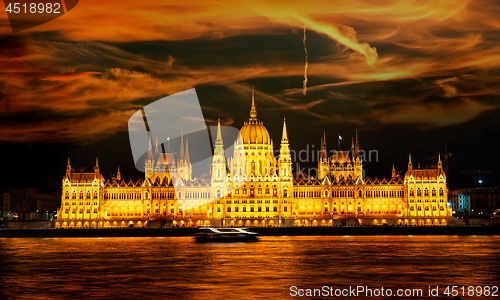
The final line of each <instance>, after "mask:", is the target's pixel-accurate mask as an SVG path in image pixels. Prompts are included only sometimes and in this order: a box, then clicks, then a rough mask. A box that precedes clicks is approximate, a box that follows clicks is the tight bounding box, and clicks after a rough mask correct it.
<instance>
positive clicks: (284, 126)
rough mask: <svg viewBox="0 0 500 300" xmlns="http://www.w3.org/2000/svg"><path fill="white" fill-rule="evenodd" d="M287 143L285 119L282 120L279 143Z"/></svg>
mask: <svg viewBox="0 0 500 300" xmlns="http://www.w3.org/2000/svg"><path fill="white" fill-rule="evenodd" d="M284 141H286V142H288V134H287V132H286V118H283V135H282V136H281V142H282V143H283V142H284Z"/></svg>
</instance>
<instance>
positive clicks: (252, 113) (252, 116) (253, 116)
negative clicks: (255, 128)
mask: <svg viewBox="0 0 500 300" xmlns="http://www.w3.org/2000/svg"><path fill="white" fill-rule="evenodd" d="M250 119H257V109H256V108H255V88H254V87H253V86H252V107H251V108H250Z"/></svg>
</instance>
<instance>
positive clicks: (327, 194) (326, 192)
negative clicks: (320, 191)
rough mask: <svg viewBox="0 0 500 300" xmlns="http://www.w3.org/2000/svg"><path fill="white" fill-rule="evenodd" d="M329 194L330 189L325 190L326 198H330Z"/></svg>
mask: <svg viewBox="0 0 500 300" xmlns="http://www.w3.org/2000/svg"><path fill="white" fill-rule="evenodd" d="M329 195H330V194H329V193H328V190H325V198H328V196H329Z"/></svg>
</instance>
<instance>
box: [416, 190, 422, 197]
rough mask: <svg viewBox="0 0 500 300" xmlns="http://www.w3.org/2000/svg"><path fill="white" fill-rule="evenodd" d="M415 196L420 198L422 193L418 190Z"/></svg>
mask: <svg viewBox="0 0 500 300" xmlns="http://www.w3.org/2000/svg"><path fill="white" fill-rule="evenodd" d="M417 196H418V197H420V196H422V191H421V190H420V189H418V190H417Z"/></svg>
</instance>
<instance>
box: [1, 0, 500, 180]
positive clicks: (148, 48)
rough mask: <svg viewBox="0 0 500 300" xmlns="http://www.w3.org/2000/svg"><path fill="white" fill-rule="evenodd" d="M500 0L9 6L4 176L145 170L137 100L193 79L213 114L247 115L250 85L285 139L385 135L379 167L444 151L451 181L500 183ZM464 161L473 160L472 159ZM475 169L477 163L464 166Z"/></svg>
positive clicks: (402, 167) (372, 166) (261, 112)
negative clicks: (138, 152)
mask: <svg viewBox="0 0 500 300" xmlns="http://www.w3.org/2000/svg"><path fill="white" fill-rule="evenodd" d="M499 41H500V3H498V1H491V0H490V1H466V0H460V1H452V0H447V1H425V0H414V1H410V0H404V1H389V0H371V1H359V0H340V1H313V2H311V1H215V2H212V1H183V2H182V3H179V2H178V1H161V2H159V1H151V0H143V1H114V0H110V1H94V0H86V1H80V2H79V3H78V5H77V6H76V7H75V8H73V9H72V10H71V11H70V12H68V13H67V14H65V15H64V16H62V17H59V18H57V19H55V20H52V21H50V22H48V23H45V24H43V25H40V26H37V27H34V28H32V29H28V30H25V31H21V32H18V33H15V34H14V33H12V30H11V28H10V26H9V21H8V17H7V13H6V12H5V11H4V10H2V12H0V147H1V149H2V153H3V154H4V157H3V163H2V168H1V169H2V172H1V175H0V177H1V178H0V179H1V182H2V184H1V185H2V186H4V187H9V186H12V187H13V186H16V187H39V188H58V187H60V185H61V179H62V176H63V175H64V174H65V166H66V163H67V159H68V156H70V157H71V161H72V165H73V166H74V167H79V166H87V167H92V166H93V164H94V162H95V158H96V157H97V156H98V157H99V162H100V165H101V171H102V172H103V173H104V174H105V176H108V174H111V173H116V169H117V167H118V165H120V168H121V171H122V176H123V177H125V178H139V177H142V175H141V174H140V173H139V172H138V171H137V170H135V168H134V162H133V159H132V154H131V150H130V144H129V141H128V134H127V122H128V119H129V118H130V117H131V116H132V114H133V113H134V112H136V111H137V110H139V109H141V108H142V107H144V106H145V105H148V104H149V103H152V102H154V101H156V100H158V99H161V98H163V97H165V96H168V95H171V94H175V93H178V92H181V91H184V90H187V89H191V88H196V90H197V93H198V97H199V101H200V104H201V105H202V111H203V115H204V117H205V121H206V124H207V125H209V126H213V125H215V124H216V122H217V118H218V116H220V119H221V124H222V125H226V126H235V127H238V128H239V127H241V126H242V125H243V122H244V121H245V120H247V119H248V116H249V108H250V101H251V90H252V87H254V88H255V99H256V106H257V111H258V116H259V119H260V120H262V121H263V122H264V125H265V126H266V127H267V129H268V130H269V132H270V135H271V138H272V139H273V140H274V145H275V148H276V149H279V141H280V139H281V128H282V124H283V116H284V115H286V119H287V127H288V135H289V139H290V145H291V148H293V149H295V150H296V151H299V150H301V149H305V148H306V147H307V145H310V147H312V145H315V146H316V147H319V145H320V141H321V137H322V135H323V131H325V133H326V140H327V144H328V147H329V148H330V149H335V148H337V136H338V134H340V135H342V136H343V140H342V144H341V148H344V149H349V148H350V144H351V137H352V136H353V135H354V132H355V131H356V130H357V131H358V135H359V142H360V147H361V148H362V149H366V150H367V151H368V150H376V151H377V153H378V158H377V159H376V161H371V162H367V163H366V164H365V165H366V172H367V174H368V176H371V177H375V176H377V177H383V176H386V177H389V176H390V174H391V169H392V164H393V163H394V165H395V167H396V169H397V170H398V171H400V172H401V173H404V172H405V171H406V167H407V163H408V154H409V153H410V152H411V154H412V160H413V164H414V166H416V165H418V163H419V162H420V163H421V165H422V166H424V165H425V164H436V159H435V158H434V159H430V160H429V159H426V158H428V157H432V156H435V155H437V154H438V153H443V152H444V151H445V147H447V149H448V151H449V152H451V153H453V154H452V156H451V157H450V173H451V174H450V178H449V179H450V186H451V187H467V186H471V185H473V184H474V180H475V179H476V180H477V175H475V174H472V173H470V171H471V170H483V171H492V173H488V174H483V179H484V181H485V184H488V185H491V186H495V185H496V186H498V182H499V180H500V175H499V174H498V169H499V167H500V159H499V158H498V157H497V156H496V154H497V152H498V150H497V147H496V145H497V144H498V143H497V141H498V139H499V138H500V129H499V126H498V124H499V122H498V120H499V117H500V110H499V107H500V103H499V101H498V100H499V94H500V85H499V81H500V80H499V79H500V72H499V69H500V42H499ZM461 172H466V173H461ZM467 172H468V173H467Z"/></svg>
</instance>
